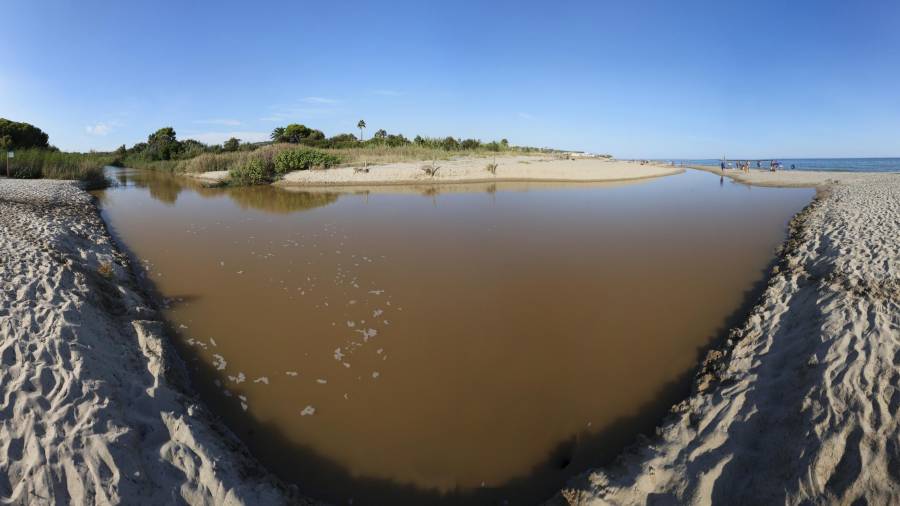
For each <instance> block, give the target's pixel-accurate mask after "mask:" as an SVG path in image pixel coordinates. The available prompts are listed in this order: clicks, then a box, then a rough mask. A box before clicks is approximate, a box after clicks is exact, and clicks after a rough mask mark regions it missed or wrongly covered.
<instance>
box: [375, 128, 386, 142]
mask: <svg viewBox="0 0 900 506" xmlns="http://www.w3.org/2000/svg"><path fill="white" fill-rule="evenodd" d="M386 137H387V131H385V130H384V129H383V128H382V129H380V130H376V131H375V138H376V139H382V140H384V139H385V138H386Z"/></svg>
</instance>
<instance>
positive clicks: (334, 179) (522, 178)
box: [187, 155, 684, 187]
mask: <svg viewBox="0 0 900 506" xmlns="http://www.w3.org/2000/svg"><path fill="white" fill-rule="evenodd" d="M490 163H496V164H497V169H496V173H494V174H492V173H490V172H488V171H487V169H486V166H487V165H488V164H490ZM431 165H432V162H430V161H419V162H402V163H389V164H383V165H369V166H368V167H336V168H331V169H327V170H302V171H294V172H290V173H288V174H286V175H285V176H284V178H283V179H281V180H279V181H277V182H276V183H275V184H276V185H280V186H285V187H317V186H370V187H371V186H374V185H423V184H427V185H437V184H447V183H454V184H456V183H496V182H614V181H629V180H639V179H646V178H653V177H661V176H669V175H672V174H678V173H681V172H683V171H684V169H683V168H681V167H674V166H670V165H665V164H662V163H647V164H643V165H642V164H641V163H639V162H631V161H623V160H610V159H605V158H575V159H563V158H559V157H549V156H534V155H531V156H524V155H523V156H498V157H496V158H490V157H477V158H475V157H468V158H457V159H452V160H437V161H435V162H434V165H435V166H436V167H438V169H437V172H436V173H435V174H434V176H430V175H428V174H426V173H425V171H424V170H423V167H426V166H427V167H431ZM365 169H368V172H364V170H365ZM187 175H188V176H189V177H192V178H194V179H197V180H199V181H201V182H203V183H205V184H210V185H215V184H221V183H224V182H225V181H227V180H228V172H227V171H215V172H201V173H190V174H187Z"/></svg>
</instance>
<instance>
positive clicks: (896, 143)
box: [0, 0, 900, 158]
mask: <svg viewBox="0 0 900 506" xmlns="http://www.w3.org/2000/svg"><path fill="white" fill-rule="evenodd" d="M2 11H3V12H2V15H0V19H2V20H3V26H4V28H3V30H2V35H0V37H2V38H3V39H4V40H3V43H2V45H0V116H2V117H7V118H10V119H13V120H17V121H27V122H30V123H33V124H35V125H37V126H39V127H41V128H43V129H44V130H45V131H46V132H47V133H49V135H50V141H51V143H53V144H55V145H57V146H59V147H60V148H62V149H67V150H87V149H91V148H96V149H111V148H115V147H116V146H118V145H120V144H123V143H124V144H128V145H129V146H130V145H131V144H133V143H135V142H139V141H142V140H146V136H147V134H148V133H150V132H151V131H153V130H155V129H156V128H158V127H161V126H173V127H175V129H176V131H177V132H178V135H179V138H188V137H193V138H197V139H199V140H202V141H206V142H221V141H222V140H223V139H224V138H226V137H229V136H231V135H235V136H237V137H240V138H242V139H249V140H259V139H262V138H265V137H266V136H267V133H268V132H270V131H271V130H272V128H274V127H276V126H278V125H284V124H287V123H289V122H298V123H304V124H306V125H308V126H312V127H315V128H319V129H321V130H323V131H324V132H325V133H326V134H328V135H332V134H336V133H341V132H355V131H356V130H355V125H356V122H357V120H359V119H360V118H364V119H365V120H366V122H367V123H368V125H369V134H371V132H373V131H374V130H376V129H378V128H384V129H386V130H388V131H389V132H392V133H393V132H399V133H403V134H405V135H407V136H414V135H416V134H422V135H428V136H446V135H454V136H458V137H478V138H481V139H485V140H488V139H495V138H497V139H499V138H501V137H507V138H508V139H509V140H510V141H511V142H513V143H516V144H526V145H537V146H551V147H557V148H565V149H581V150H589V151H599V152H610V153H612V154H614V155H616V156H619V157H648V158H656V157H660V158H664V157H718V156H721V155H722V154H727V155H729V156H735V157H738V156H740V157H756V156H758V157H764V156H779V157H791V156H891V155H893V156H900V29H898V27H900V2H898V1H896V0H880V1H867V0H860V1H848V0H842V1H831V0H826V1H749V0H745V1H740V2H738V1H725V0H719V1H704V2H697V1H689V0H682V1H651V0H635V1H624V0H623V1H616V2H602V1H584V2H565V1H561V2H546V1H541V2H527V1H519V2H514V1H471V2H470V1H454V2H430V1H413V2H389V1H381V2H351V1H340V2H328V1H316V2H297V1H291V2H287V1H285V2H275V1H269V2H225V1H217V2H200V1H190V2H188V1H153V2H150V1H146V2H138V1H113V0H107V1H97V0H79V1H77V2H75V1H68V0H48V1H34V0H6V1H4V2H3V6H2Z"/></svg>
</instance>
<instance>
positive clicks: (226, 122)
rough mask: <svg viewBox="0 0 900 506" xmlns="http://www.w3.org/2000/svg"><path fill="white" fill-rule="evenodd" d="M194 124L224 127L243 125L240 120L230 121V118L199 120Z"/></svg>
mask: <svg viewBox="0 0 900 506" xmlns="http://www.w3.org/2000/svg"><path fill="white" fill-rule="evenodd" d="M194 123H196V124H198V125H222V126H238V125H240V124H241V122H240V120H236V119H228V118H215V119H198V120H196V121H194Z"/></svg>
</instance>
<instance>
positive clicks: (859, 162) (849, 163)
mask: <svg viewBox="0 0 900 506" xmlns="http://www.w3.org/2000/svg"><path fill="white" fill-rule="evenodd" d="M734 160H741V158H736V159H733V160H732V159H729V161H731V162H732V163H733V162H734ZM776 160H778V161H779V162H781V163H783V164H784V170H790V168H791V165H792V164H793V165H794V166H796V168H797V170H831V171H847V172H900V158H777V159H776ZM666 161H674V162H675V163H676V164H677V163H682V162H684V164H685V165H716V166H718V165H719V162H721V160H719V159H715V160H713V159H707V160H678V159H676V160H666ZM750 166H751V167H752V168H754V169H755V168H756V162H755V161H751V163H750ZM760 166H761V168H764V169H767V168H769V162H768V160H764V161H762V162H760Z"/></svg>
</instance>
